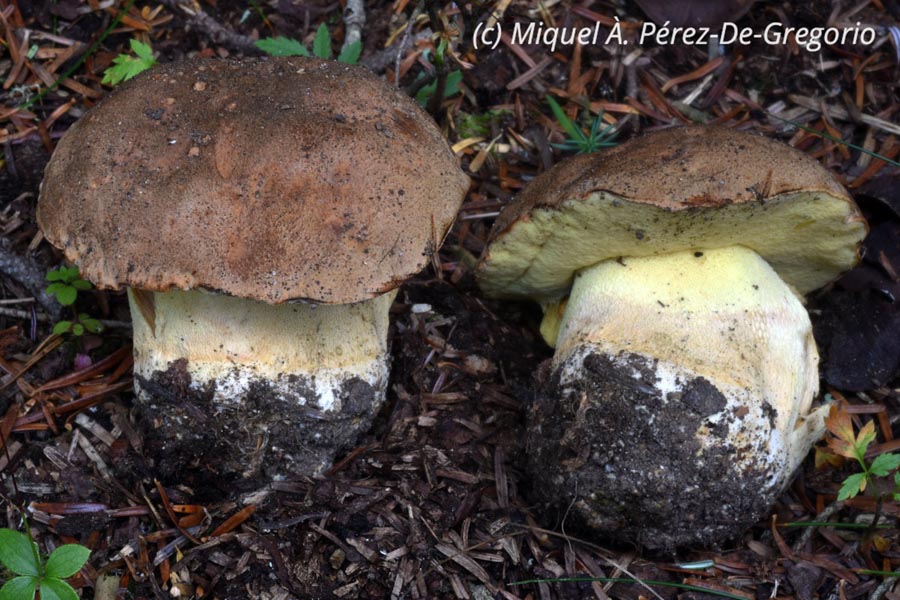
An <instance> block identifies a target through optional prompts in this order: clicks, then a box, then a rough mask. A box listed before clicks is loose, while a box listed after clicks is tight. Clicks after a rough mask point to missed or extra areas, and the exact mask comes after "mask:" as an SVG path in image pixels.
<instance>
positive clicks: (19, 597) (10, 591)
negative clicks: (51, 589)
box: [0, 575, 37, 600]
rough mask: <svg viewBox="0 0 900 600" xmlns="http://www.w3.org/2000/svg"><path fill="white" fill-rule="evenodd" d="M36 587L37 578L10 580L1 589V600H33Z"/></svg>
mask: <svg viewBox="0 0 900 600" xmlns="http://www.w3.org/2000/svg"><path fill="white" fill-rule="evenodd" d="M36 587H37V578H36V577H32V576H30V575H28V576H25V577H16V578H15V579H10V580H9V581H7V582H6V585H4V586H3V587H2V588H0V600H32V599H33V598H34V589H35V588H36Z"/></svg>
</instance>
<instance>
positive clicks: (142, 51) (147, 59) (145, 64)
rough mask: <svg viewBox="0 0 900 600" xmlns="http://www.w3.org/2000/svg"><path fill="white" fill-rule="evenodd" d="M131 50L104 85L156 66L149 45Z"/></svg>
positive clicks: (116, 61)
mask: <svg viewBox="0 0 900 600" xmlns="http://www.w3.org/2000/svg"><path fill="white" fill-rule="evenodd" d="M131 49H132V50H133V51H134V53H135V54H137V56H131V55H128V54H120V55H118V56H117V57H115V58H114V59H113V64H112V66H111V67H109V68H108V69H106V71H104V72H103V81H102V83H105V84H106V85H118V84H120V83H122V82H123V81H128V80H129V79H131V78H132V77H134V76H135V75H139V74H140V73H143V72H144V71H146V70H147V69H149V68H150V67H152V66H153V65H155V64H156V59H154V58H153V50H152V49H151V48H150V46H148V45H147V44H144V43H143V42H139V41H138V40H135V39H132V40H131ZM76 276H77V267H76Z"/></svg>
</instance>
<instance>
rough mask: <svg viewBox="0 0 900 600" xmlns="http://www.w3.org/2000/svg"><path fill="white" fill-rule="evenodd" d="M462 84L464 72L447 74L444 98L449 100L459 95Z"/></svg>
mask: <svg viewBox="0 0 900 600" xmlns="http://www.w3.org/2000/svg"><path fill="white" fill-rule="evenodd" d="M460 82H462V71H451V72H449V73H447V85H445V86H444V98H449V97H451V96H455V95H456V94H458V93H459V84H460Z"/></svg>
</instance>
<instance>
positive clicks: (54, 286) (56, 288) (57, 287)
mask: <svg viewBox="0 0 900 600" xmlns="http://www.w3.org/2000/svg"><path fill="white" fill-rule="evenodd" d="M67 287H69V284H67V283H60V282H59V281H57V282H56V283H51V284H50V285H48V286H47V293H48V294H50V295H51V296H55V295H56V294H58V293H59V292H61V291H62V290H64V289H66V288H67Z"/></svg>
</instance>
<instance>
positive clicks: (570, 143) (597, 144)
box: [547, 96, 618, 154]
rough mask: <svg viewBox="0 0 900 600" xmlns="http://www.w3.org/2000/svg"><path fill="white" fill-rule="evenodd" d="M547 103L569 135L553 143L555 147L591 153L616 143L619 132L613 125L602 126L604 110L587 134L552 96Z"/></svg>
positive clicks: (595, 119) (548, 97) (579, 152)
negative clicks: (565, 138) (561, 140)
mask: <svg viewBox="0 0 900 600" xmlns="http://www.w3.org/2000/svg"><path fill="white" fill-rule="evenodd" d="M547 104H549V105H550V110H551V111H553V116H554V117H556V120H557V122H558V123H559V125H560V127H562V128H563V131H565V132H566V134H567V135H568V136H569V139H567V140H566V141H565V142H563V143H562V144H552V146H553V147H554V148H558V149H559V150H565V151H567V152H572V151H574V152H575V153H576V154H590V153H591V152H596V151H597V150H599V149H600V148H608V147H610V146H615V145H616V141H615V140H616V136H617V135H618V132H617V131H615V130H614V129H613V126H612V125H606V126H604V127H602V128H601V127H600V126H601V125H602V124H603V111H600V114H598V115H597V116H596V117H595V118H594V122H593V123H592V124H591V131H590V133H589V134H585V133H584V131H582V130H581V127H579V126H578V125H577V124H575V123H573V122H572V119H570V118H569V116H568V115H567V114H566V113H565V111H564V110H563V109H562V107H561V106H560V105H559V104H558V103H557V102H556V100H554V99H553V98H552V97H551V96H547Z"/></svg>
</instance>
